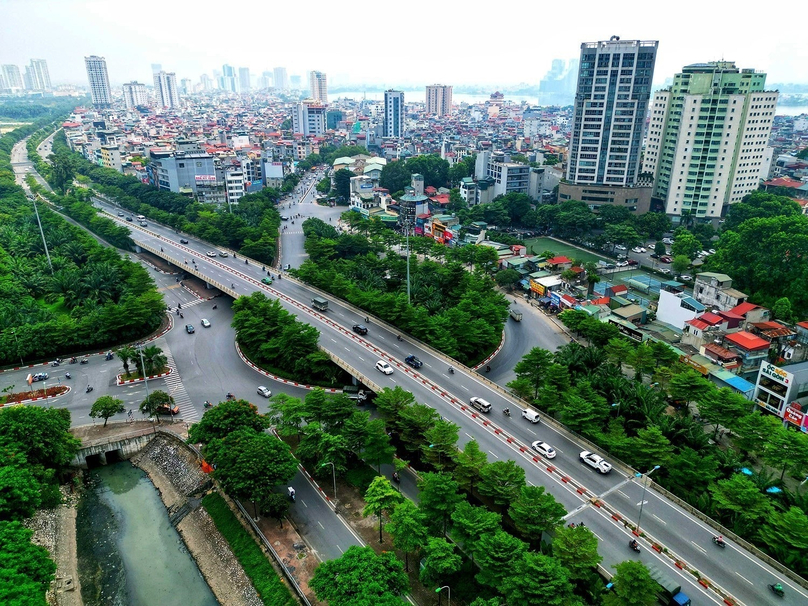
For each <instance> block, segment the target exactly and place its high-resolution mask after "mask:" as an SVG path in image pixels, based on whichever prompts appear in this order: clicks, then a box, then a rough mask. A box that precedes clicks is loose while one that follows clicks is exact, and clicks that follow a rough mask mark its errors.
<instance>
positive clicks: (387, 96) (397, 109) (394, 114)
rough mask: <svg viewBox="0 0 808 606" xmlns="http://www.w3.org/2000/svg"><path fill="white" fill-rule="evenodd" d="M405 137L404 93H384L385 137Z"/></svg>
mask: <svg viewBox="0 0 808 606" xmlns="http://www.w3.org/2000/svg"><path fill="white" fill-rule="evenodd" d="M403 135H404V93H403V91H400V90H392V89H391V90H386V91H384V136H385V137H402V136H403Z"/></svg>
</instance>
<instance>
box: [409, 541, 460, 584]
mask: <svg viewBox="0 0 808 606" xmlns="http://www.w3.org/2000/svg"><path fill="white" fill-rule="evenodd" d="M454 548H455V546H454V544H452V543H450V542H449V541H447V540H446V539H445V538H443V537H429V539H428V540H427V544H426V547H425V548H424V552H425V553H426V558H425V561H424V563H423V568H421V574H420V579H421V582H422V583H423V584H424V585H435V584H436V583H438V582H439V581H442V580H443V579H445V578H446V577H447V576H449V575H452V574H454V573H455V572H457V571H458V570H460V566H461V565H462V563H463V560H462V558H461V557H460V556H459V555H457V554H456V553H455V552H454Z"/></svg>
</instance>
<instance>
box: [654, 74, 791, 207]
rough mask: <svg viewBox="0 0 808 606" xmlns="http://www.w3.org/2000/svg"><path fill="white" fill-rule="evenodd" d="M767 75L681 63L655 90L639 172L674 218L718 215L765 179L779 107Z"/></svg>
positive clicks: (776, 94) (775, 93)
mask: <svg viewBox="0 0 808 606" xmlns="http://www.w3.org/2000/svg"><path fill="white" fill-rule="evenodd" d="M765 86H766V74H764V73H760V72H756V71H755V70H753V69H742V70H739V69H738V68H737V67H735V63H733V62H731V61H713V62H710V63H696V64H694V65H688V66H686V67H685V68H684V69H683V70H682V72H681V73H679V74H676V76H675V77H674V79H673V85H672V86H671V87H670V88H669V89H667V90H661V91H658V92H657V93H656V94H655V95H654V102H653V105H652V107H651V123H650V126H649V127H648V142H647V144H646V151H645V157H644V160H643V172H644V173H650V174H651V175H653V176H654V197H655V198H657V199H659V200H660V201H661V202H662V204H663V205H664V207H665V212H666V213H667V214H668V215H670V216H671V217H674V220H676V217H681V216H682V215H683V214H684V215H689V216H692V217H695V218H703V219H709V218H714V217H720V216H721V215H722V214H723V213H724V212H725V211H726V209H727V208H728V206H729V205H730V204H733V203H735V202H738V201H740V200H741V198H743V197H744V196H745V195H746V194H748V193H750V192H751V191H753V190H755V189H757V187H758V184H759V183H760V179H761V177H763V178H765V172H764V173H763V174H762V173H761V171H765V170H767V169H768V161H769V158H767V157H766V146H767V144H768V141H769V134H770V133H771V128H772V120H773V119H774V112H775V109H776V106H777V96H778V93H777V92H776V91H767V90H765Z"/></svg>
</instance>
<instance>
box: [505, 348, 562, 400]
mask: <svg viewBox="0 0 808 606" xmlns="http://www.w3.org/2000/svg"><path fill="white" fill-rule="evenodd" d="M552 363H553V354H552V353H551V352H549V351H547V350H546V349H542V348H541V347H534V348H533V349H531V350H530V351H529V352H527V354H525V356H524V357H523V358H522V359H521V360H520V361H519V362H518V363H517V364H516V366H514V369H513V370H514V372H515V373H516V376H517V377H519V378H520V379H521V378H524V379H526V380H529V381H530V384H531V385H532V386H533V397H534V398H536V397H538V395H539V389H540V388H541V387H542V385H544V380H545V377H546V375H547V369H548V368H549V367H550V365H551V364H552Z"/></svg>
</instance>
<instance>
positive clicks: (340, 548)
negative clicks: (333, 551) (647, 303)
mask: <svg viewBox="0 0 808 606" xmlns="http://www.w3.org/2000/svg"><path fill="white" fill-rule="evenodd" d="M336 546H337V549H339V552H340V553H345V551H344V550H343V549H342V547H340V546H339V543H336Z"/></svg>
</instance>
